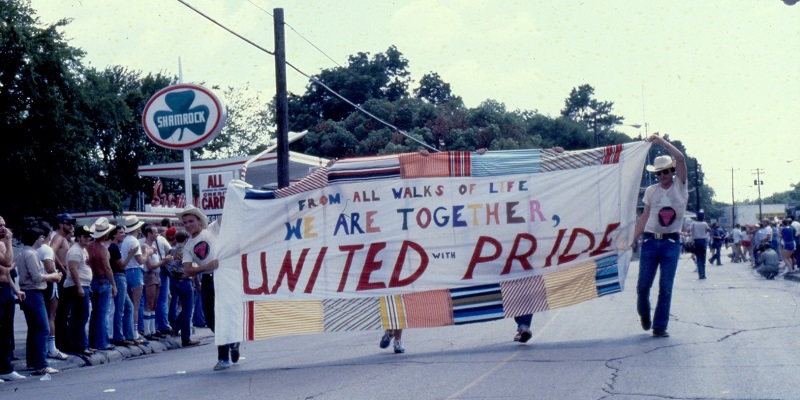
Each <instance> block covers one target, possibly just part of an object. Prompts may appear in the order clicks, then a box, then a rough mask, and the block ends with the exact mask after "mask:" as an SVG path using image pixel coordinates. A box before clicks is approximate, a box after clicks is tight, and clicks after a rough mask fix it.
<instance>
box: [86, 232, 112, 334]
mask: <svg viewBox="0 0 800 400" xmlns="http://www.w3.org/2000/svg"><path fill="white" fill-rule="evenodd" d="M92 228H93V230H94V232H93V233H92V238H94V241H93V242H92V243H89V245H88V246H86V251H87V252H88V253H89V267H91V268H92V283H91V290H92V315H91V317H90V319H89V347H91V348H95V349H98V350H112V349H114V346H113V345H112V344H111V343H109V341H108V318H107V316H108V311H109V310H110V309H111V299H113V298H114V297H115V296H116V295H117V283H116V281H114V272H113V271H111V261H110V260H111V254H110V253H109V252H108V245H109V239H110V238H109V234H110V233H111V231H112V230H113V229H114V228H116V226H114V225H111V224H110V223H109V222H108V218H106V217H100V218H98V219H97V221H96V222H95V223H94V225H92Z"/></svg>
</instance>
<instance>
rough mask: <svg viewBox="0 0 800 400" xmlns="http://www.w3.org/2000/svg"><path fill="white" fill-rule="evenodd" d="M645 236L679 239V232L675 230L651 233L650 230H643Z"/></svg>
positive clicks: (658, 238)
mask: <svg viewBox="0 0 800 400" xmlns="http://www.w3.org/2000/svg"><path fill="white" fill-rule="evenodd" d="M642 235H643V236H644V237H646V238H650V239H656V240H663V239H672V240H678V239H680V234H678V233H677V232H673V233H652V232H645V233H643V234H642Z"/></svg>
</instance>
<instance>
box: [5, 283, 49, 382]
mask: <svg viewBox="0 0 800 400" xmlns="http://www.w3.org/2000/svg"><path fill="white" fill-rule="evenodd" d="M14 307H15V305H14V295H13V294H12V290H11V284H10V283H8V282H0V374H3V375H5V374H8V373H11V371H13V370H14V366H13V365H11V353H13V352H14V344H13V343H14ZM48 329H49V328H48Z"/></svg>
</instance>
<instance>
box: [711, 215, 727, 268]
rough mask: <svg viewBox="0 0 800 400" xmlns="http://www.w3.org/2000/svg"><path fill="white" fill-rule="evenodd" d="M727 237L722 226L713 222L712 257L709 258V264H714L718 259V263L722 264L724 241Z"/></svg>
mask: <svg viewBox="0 0 800 400" xmlns="http://www.w3.org/2000/svg"><path fill="white" fill-rule="evenodd" d="M724 239H725V231H723V230H722V228H720V226H719V224H718V223H716V222H714V223H713V224H711V259H709V260H708V263H709V264H714V260H717V265H722V260H721V255H722V241H723V240H724Z"/></svg>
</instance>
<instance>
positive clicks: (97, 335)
mask: <svg viewBox="0 0 800 400" xmlns="http://www.w3.org/2000/svg"><path fill="white" fill-rule="evenodd" d="M109 307H111V281H110V280H109V279H108V278H105V277H103V278H95V279H92V316H91V319H90V320H89V344H90V346H91V347H94V348H95V349H107V348H108V347H109V345H110V343H108V322H107V321H108V320H107V319H106V316H107V315H108V310H109Z"/></svg>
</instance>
